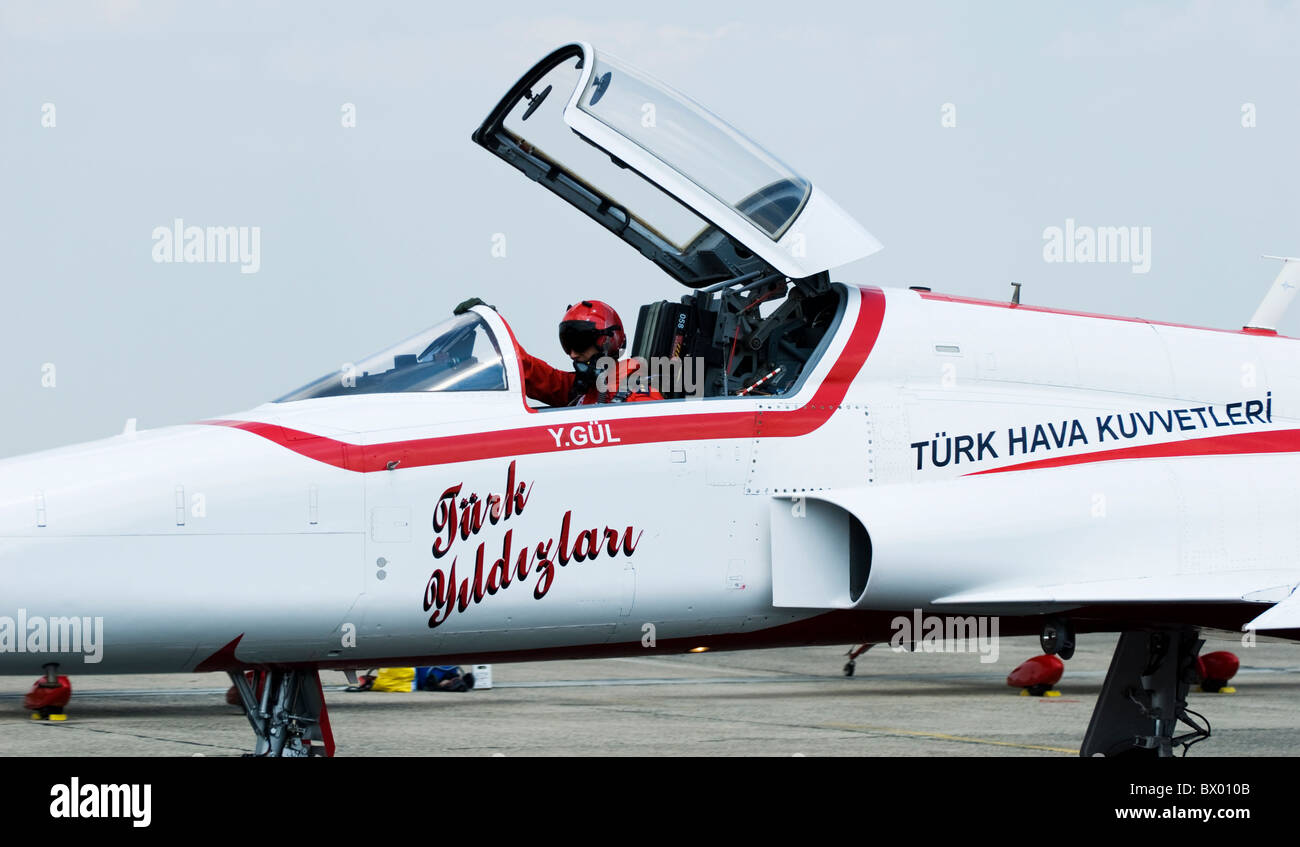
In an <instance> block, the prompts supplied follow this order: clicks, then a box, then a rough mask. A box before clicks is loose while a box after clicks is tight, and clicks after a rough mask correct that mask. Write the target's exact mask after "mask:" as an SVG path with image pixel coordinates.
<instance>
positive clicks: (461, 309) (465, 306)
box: [451, 297, 497, 315]
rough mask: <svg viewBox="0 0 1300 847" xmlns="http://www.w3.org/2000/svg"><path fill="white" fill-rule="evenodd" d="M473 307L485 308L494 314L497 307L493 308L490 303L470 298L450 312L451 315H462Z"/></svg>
mask: <svg viewBox="0 0 1300 847" xmlns="http://www.w3.org/2000/svg"><path fill="white" fill-rule="evenodd" d="M475 306H487V307H488V308H489V309H491V310H492V311H494V312H495V311H496V310H497V307H496V306H493V305H492V304H491V303H484V302H483V300H482V299H480V298H478V297H471V298H469V299H468V300H465V301H463V302H461V303H459V304H458V305H457V306H456V308H454V309H452V310H451V313H452V314H453V315H463V314H465V313H466V312H468V311H469V310H470V309H472V308H474V307H475Z"/></svg>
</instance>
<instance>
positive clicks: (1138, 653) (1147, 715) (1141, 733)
mask: <svg viewBox="0 0 1300 847" xmlns="http://www.w3.org/2000/svg"><path fill="white" fill-rule="evenodd" d="M1199 634H1200V633H1199V630H1197V629H1195V628H1192V627H1187V628H1178V629H1161V630H1155V631H1154V632H1141V631H1135V632H1125V633H1123V634H1122V635H1120V637H1119V644H1117V645H1116V646H1115V656H1114V658H1112V659H1111V661H1110V670H1109V671H1108V672H1107V673H1106V681H1105V683H1103V684H1102V687H1101V696H1100V697H1098V698H1097V705H1096V707H1095V708H1094V709H1093V712H1092V722H1091V723H1089V724H1088V732H1087V734H1086V735H1085V736H1084V738H1083V747H1082V748H1081V749H1080V750H1079V755H1080V756H1122V755H1130V756H1134V755H1137V756H1140V755H1146V756H1160V757H1168V756H1172V755H1174V747H1178V746H1181V747H1182V748H1183V755H1187V748H1188V747H1191V746H1192V745H1193V744H1195V743H1197V742H1198V741H1204V740H1205V739H1206V738H1209V737H1210V725H1209V722H1208V721H1206V720H1205V718H1204V717H1202V716H1201V715H1198V714H1196V713H1195V712H1190V711H1189V710H1188V708H1187V690H1188V688H1189V687H1190V686H1191V685H1192V684H1193V683H1195V682H1197V681H1198V677H1197V672H1196V655H1197V654H1198V653H1199V652H1200V651H1201V645H1203V644H1204V643H1205V642H1204V641H1202V640H1201V639H1200V638H1199V637H1198V636H1199ZM1193 716H1195V717H1196V718H1198V719H1199V721H1198V720H1194V719H1193ZM1180 721H1181V722H1183V723H1185V724H1187V726H1189V727H1190V728H1191V731H1190V732H1186V733H1183V734H1182V735H1174V733H1175V731H1177V729H1178V723H1179V722H1180ZM1202 724H1204V726H1202Z"/></svg>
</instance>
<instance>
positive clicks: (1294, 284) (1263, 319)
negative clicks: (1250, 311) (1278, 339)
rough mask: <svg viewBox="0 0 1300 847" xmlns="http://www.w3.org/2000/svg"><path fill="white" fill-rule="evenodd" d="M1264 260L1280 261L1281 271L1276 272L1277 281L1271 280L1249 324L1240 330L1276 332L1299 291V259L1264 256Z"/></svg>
mask: <svg viewBox="0 0 1300 847" xmlns="http://www.w3.org/2000/svg"><path fill="white" fill-rule="evenodd" d="M1264 258H1265V259H1279V260H1281V262H1282V270H1280V271H1278V274H1277V279H1274V280H1273V284H1272V285H1271V286H1270V287H1269V289H1268V293H1267V294H1265V295H1264V299H1263V300H1261V301H1260V303H1259V308H1258V309H1256V310H1255V315H1254V317H1252V318H1251V319H1250V323H1248V324H1246V325H1245V326H1244V327H1242V328H1243V329H1254V330H1263V331H1265V332H1276V331H1277V325H1278V323H1280V322H1281V320H1282V315H1283V314H1285V313H1286V310H1287V307H1288V306H1290V305H1291V301H1292V300H1294V299H1295V295H1296V292H1297V291H1300V259H1298V258H1296V257H1294V256H1265V257H1264Z"/></svg>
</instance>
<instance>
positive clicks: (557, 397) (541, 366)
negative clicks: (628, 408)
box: [455, 297, 664, 406]
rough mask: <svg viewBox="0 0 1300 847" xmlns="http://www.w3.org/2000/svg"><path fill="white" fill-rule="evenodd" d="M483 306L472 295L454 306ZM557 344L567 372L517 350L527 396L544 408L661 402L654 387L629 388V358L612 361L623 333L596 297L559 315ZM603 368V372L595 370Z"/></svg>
mask: <svg viewBox="0 0 1300 847" xmlns="http://www.w3.org/2000/svg"><path fill="white" fill-rule="evenodd" d="M480 304H481V305H485V306H486V305H488V304H486V303H483V301H482V300H480V299H478V298H477V297H475V298H472V299H470V300H466V301H465V302H464V303H461V304H460V305H459V306H457V307H456V309H455V314H458V315H459V314H463V313H464V312H466V311H468V310H469V309H470V307H472V306H477V305H480ZM560 346H561V347H563V348H564V352H565V353H567V354H568V355H569V358H570V359H571V360H572V361H573V372H572V373H570V372H568V371H562V370H559V369H558V368H553V367H551V366H550V365H549V364H547V363H546V362H544V361H542V360H541V359H539V358H537V357H536V356H532V355H530V354H529V353H527V352H526V351H525V350H524V349H523V348H520V349H519V359H520V364H521V365H522V366H523V370H524V390H525V392H526V393H527V395H528V396H529V397H530V398H532V399H533V400H537V401H539V402H542V403H545V404H547V405H548V406H583V405H587V404H591V403H634V402H637V401H640V400H662V399H664V398H663V395H662V394H660V393H659V392H658V391H656V390H655V389H654V388H648V390H635V389H634V388H631V387H629V381H630V379H629V378H630V377H632V376H633V375H634V374H635V373H636V372H637V370H638V368H639V363H638V362H637V361H636V360H635V359H627V360H624V361H621V362H619V361H616V360H617V359H618V357H619V356H620V355H622V353H623V348H624V347H626V346H627V333H625V332H624V331H623V322H622V321H621V320H619V317H618V312H615V311H614V309H613V307H612V306H610V305H609V304H608V303H603V302H601V301H600V300H583V301H581V302H580V303H578V304H577V305H576V306H570V307H569V308H568V310H567V311H566V312H565V313H564V317H563V318H561V319H560ZM601 367H603V368H604V370H599V368H601Z"/></svg>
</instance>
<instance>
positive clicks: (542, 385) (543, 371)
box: [519, 349, 664, 406]
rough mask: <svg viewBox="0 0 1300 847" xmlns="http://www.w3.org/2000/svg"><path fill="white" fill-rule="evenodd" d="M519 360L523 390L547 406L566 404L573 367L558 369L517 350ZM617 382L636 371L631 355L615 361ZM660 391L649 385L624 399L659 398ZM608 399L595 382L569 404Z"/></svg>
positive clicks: (636, 367)
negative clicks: (522, 370)
mask: <svg viewBox="0 0 1300 847" xmlns="http://www.w3.org/2000/svg"><path fill="white" fill-rule="evenodd" d="M519 361H520V363H521V364H522V365H523V367H524V391H525V393H527V394H528V396H529V397H531V398H532V399H534V400H539V401H541V402H542V403H545V404H546V405H548V406H567V405H569V394H570V392H571V391H572V390H573V381H574V379H576V378H577V375H576V374H574V372H573V371H562V370H559V369H558V368H553V367H551V366H550V365H548V364H547V363H546V362H543V361H542V360H541V359H539V358H537V357H536V356H532V355H529V354H528V353H525V352H524V351H523V350H522V349H521V350H519ZM617 367H618V377H619V380H618V383H617V384H619V385H622V384H623V383H624V381H625V380H626V379H627V377H628V376H629V375H631V374H633V373H636V371H637V369H638V368H639V363H637V362H636V361H635V360H633V359H624V360H623V361H621V362H619V363H618V366H617ZM662 399H664V397H663V395H662V394H660V393H659V392H658V391H655V390H654V389H653V388H651V389H650V390H649V391H648V392H632V393H631V394H629V395H628V396H627V402H629V403H635V402H637V401H639V400H662ZM601 402H609V397H608V396H605V397H604V398H602V397H601V396H600V393H599V392H598V391H596V386H595V385H592V386H591V387H590V388H588V389H587V393H586V394H584V395H583V396H582V397H580V398H578V400H577V401H576V402H575V403H574V404H573V405H575V406H583V405H587V404H589V403H601Z"/></svg>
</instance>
